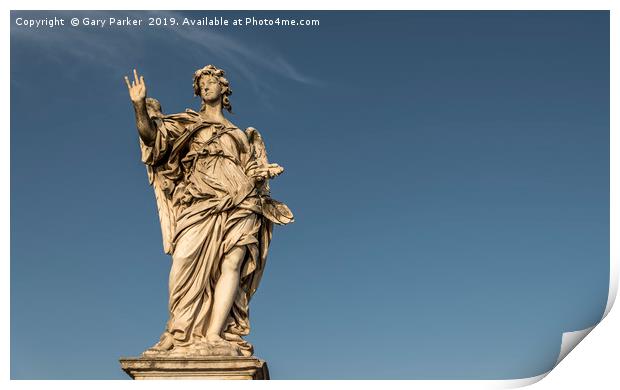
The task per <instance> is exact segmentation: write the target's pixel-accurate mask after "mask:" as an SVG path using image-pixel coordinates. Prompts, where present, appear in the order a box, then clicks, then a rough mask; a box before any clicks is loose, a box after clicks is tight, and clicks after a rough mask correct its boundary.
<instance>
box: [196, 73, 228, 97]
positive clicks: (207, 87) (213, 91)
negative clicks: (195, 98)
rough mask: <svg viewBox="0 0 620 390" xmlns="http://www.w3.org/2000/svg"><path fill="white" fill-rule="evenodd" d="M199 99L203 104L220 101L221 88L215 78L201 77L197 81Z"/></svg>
mask: <svg viewBox="0 0 620 390" xmlns="http://www.w3.org/2000/svg"><path fill="white" fill-rule="evenodd" d="M198 85H199V86H200V97H201V98H202V100H203V101H204V102H207V103H212V102H217V101H218V100H220V99H222V86H221V85H220V83H219V81H217V79H216V78H215V77H211V76H202V77H201V78H200V80H199V81H198Z"/></svg>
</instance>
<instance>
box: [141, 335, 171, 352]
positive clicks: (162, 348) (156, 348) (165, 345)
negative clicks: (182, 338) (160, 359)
mask: <svg viewBox="0 0 620 390" xmlns="http://www.w3.org/2000/svg"><path fill="white" fill-rule="evenodd" d="M172 348H174V342H173V338H172V335H171V334H170V333H168V332H164V334H162V335H161V338H160V339H159V341H158V342H157V344H155V345H153V346H152V347H151V348H149V349H147V350H146V351H144V354H145V355H151V354H158V353H162V352H166V351H170V350H171V349H172Z"/></svg>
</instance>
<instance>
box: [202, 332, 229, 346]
mask: <svg viewBox="0 0 620 390" xmlns="http://www.w3.org/2000/svg"><path fill="white" fill-rule="evenodd" d="M205 340H206V341H207V343H209V344H230V343H229V342H228V341H226V340H224V339H223V338H222V337H221V336H220V335H218V334H208V335H206V336H205Z"/></svg>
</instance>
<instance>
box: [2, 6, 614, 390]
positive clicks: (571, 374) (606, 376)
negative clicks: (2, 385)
mask: <svg viewBox="0 0 620 390" xmlns="http://www.w3.org/2000/svg"><path fill="white" fill-rule="evenodd" d="M617 3H619V2H617V1H612V0H590V1H575V0H563V1H558V0H555V1H553V0H537V1H531V0H526V1H512V0H511V1H490V0H487V1H481V0H477V1H467V2H465V1H459V0H452V1H408V2H406V3H405V2H403V1H392V0H383V1H381V2H377V1H368V0H362V1H354V2H353V1H348V2H347V1H334V0H330V1H326V0H315V1H307V0H305V1H296V2H295V3H291V2H285V1H271V0H264V1H260V2H256V3H253V2H251V1H231V0H228V1H226V2H207V1H203V2H198V1H183V0H177V1H162V0H151V1H132V2H128V1H118V0H110V1H91V2H88V3H84V2H78V1H55V2H54V3H53V9H57V10H61V9H65V10H80V9H93V10H95V9H97V10H128V9H132V10H136V9H160V10H171V9H197V10H199V9H213V10H252V9H264V10H339V9H351V7H352V6H355V7H358V9H383V10H388V9H412V10H486V9H488V10H557V9H563V10H611V41H610V43H611V47H610V50H611V68H610V69H611V107H617V103H618V98H617V97H618V90H619V89H618V79H617V77H616V74H617V69H618V65H619V63H620V62H619V61H618V49H617V46H618V42H620V40H619V39H618V22H619V21H620V18H619V17H618V13H617V10H618V8H619V7H618V5H617ZM4 4H7V5H8V7H7V9H6V13H5V15H6V16H5V17H6V18H7V19H5V20H6V21H7V22H8V21H9V20H10V15H9V10H10V9H23V10H27V9H30V10H34V9H51V7H50V5H51V4H50V3H49V2H44V1H40V0H39V1H21V2H16V1H13V2H6V3H4ZM171 6H173V8H171ZM3 32H4V35H3V37H4V39H3V40H2V45H3V49H4V53H8V52H9V42H10V40H9V37H10V23H7V24H5V25H4V26H3ZM5 58H7V57H5ZM0 66H1V67H2V75H3V79H4V86H5V88H4V89H3V90H4V94H3V95H2V99H3V101H2V106H1V107H2V110H3V111H4V114H5V115H4V118H5V120H4V121H5V126H4V127H3V128H4V129H5V130H4V134H2V135H3V139H4V140H5V145H9V144H10V131H9V130H8V129H9V128H10V122H9V104H10V88H9V86H10V73H9V63H8V61H6V60H5V61H3V62H2V64H1V65H0ZM617 132H618V117H617V114H616V113H615V112H614V110H613V109H612V110H611V136H610V137H611V139H610V142H611V153H610V157H611V209H610V211H611V226H610V228H611V230H610V245H611V248H610V250H611V252H610V254H611V263H610V271H611V272H610V291H609V298H608V302H607V306H606V310H605V316H607V318H606V319H605V321H604V322H603V324H602V325H600V326H597V327H596V328H594V330H593V328H589V329H586V330H582V331H577V332H568V333H565V334H564V335H563V337H562V341H563V342H562V353H561V354H560V356H559V357H558V363H559V362H560V361H562V358H563V357H564V356H566V354H568V352H570V350H572V349H573V348H574V347H575V346H576V345H577V344H578V343H579V342H580V341H581V340H582V339H583V337H585V335H587V334H588V333H590V331H592V335H591V336H590V337H588V340H590V341H591V342H590V343H584V344H590V345H584V346H583V347H582V346H580V347H579V355H581V356H575V357H574V358H573V356H572V355H577V353H573V354H571V355H568V357H567V358H566V359H565V362H563V363H562V364H560V365H559V366H558V367H557V368H556V369H554V370H553V373H556V372H557V373H556V374H555V375H554V374H553V373H552V374H551V375H549V378H548V379H546V380H545V381H542V382H541V383H539V384H537V385H536V386H538V387H541V386H542V387H541V388H546V389H559V388H562V389H567V388H568V389H571V388H583V387H585V386H593V385H596V384H600V385H601V386H602V385H603V384H606V385H607V384H612V383H620V380H619V379H620V375H619V374H618V373H617V369H616V368H615V364H614V355H615V354H616V353H617V351H616V348H618V347H619V346H620V338H619V337H618V331H617V329H620V326H619V324H620V317H618V315H617V313H615V312H614V313H612V314H611V315H609V316H608V314H609V313H610V310H611V307H612V306H613V302H614V300H615V298H616V295H617V290H618V268H619V267H618V256H617V253H618V249H617V245H616V244H615V242H616V240H615V238H618V234H617V221H618V209H617V207H616V204H617V198H618V183H617V179H616V177H615V176H616V175H615V173H616V172H617V168H618V159H617V158H616V157H615V155H614V153H613V152H615V151H618V150H619V149H618V135H617ZM7 152H8V151H7ZM7 152H5V153H2V154H1V156H0V159H1V160H0V161H1V162H2V166H4V167H8V166H9V163H10V157H9V153H7ZM6 171H8V169H6ZM4 183H7V185H8V182H7V181H6V180H5V181H4ZM1 196H2V197H5V199H6V201H5V202H2V206H0V207H1V208H0V216H1V217H2V220H3V221H4V223H3V224H2V233H3V234H2V237H1V239H2V244H3V245H2V247H3V248H6V251H5V253H7V255H8V256H10V223H9V213H10V205H9V189H8V188H7V189H6V190H4V191H2V195H1ZM4 264H6V271H7V272H6V273H5V274H4V279H3V281H4V283H3V284H2V293H1V294H2V296H3V298H4V299H3V300H2V303H3V309H4V313H9V305H10V295H9V294H10V287H9V286H10V272H9V271H10V270H9V267H10V264H9V257H7V259H6V262H5V263H4ZM616 311H617V310H616ZM9 332H10V326H9V321H8V320H6V321H1V322H0V333H2V334H3V335H5V340H6V344H5V345H7V346H9V345H10V333H9ZM4 351H5V353H4V354H3V355H2V363H3V364H2V373H3V374H4V375H3V378H4V380H5V381H8V379H9V377H10V370H9V362H10V348H4ZM612 364H614V365H613V366H612ZM119 369H120V368H119ZM546 375H547V374H543V375H540V376H538V377H533V378H525V379H517V380H509V381H292V382H291V383H289V381H270V382H262V383H258V382H255V383H252V384H243V386H248V385H249V386H269V387H274V386H275V387H280V386H284V387H286V388H289V387H290V386H295V387H296V388H297V387H302V388H304V387H310V386H312V387H315V386H317V385H320V386H321V387H323V386H326V387H328V388H332V387H333V388H340V387H342V386H343V385H345V384H346V385H347V386H348V385H351V386H355V387H360V386H361V387H365V386H372V387H376V386H387V387H390V388H407V389H409V388H411V387H412V386H415V387H416V388H433V389H435V388H437V389H447V388H459V389H460V388H472V389H482V388H513V387H518V386H523V385H527V384H531V383H535V382H537V381H538V380H540V379H542V378H543V377H545V376H546ZM110 384H111V383H110V382H108V381H10V382H9V383H8V385H9V386H11V387H14V388H29V387H31V386H36V387H40V386H41V385H44V386H45V387H46V388H48V387H51V388H56V387H62V388H67V387H69V388H73V387H75V388H80V387H82V386H89V387H95V388H99V387H100V386H101V388H107V387H108V386H109V385H110ZM168 385H169V384H166V383H162V382H159V381H157V382H156V383H153V382H150V383H149V385H148V386H149V387H152V386H155V387H158V388H164V386H165V387H166V388H167V387H168ZM179 385H180V384H179ZM194 385H195V386H196V387H201V388H202V387H204V386H205V384H204V383H203V382H198V383H195V382H193V383H192V382H185V383H183V384H182V386H183V387H193V386H194ZM214 385H215V384H214ZM241 385H242V384H239V383H231V382H218V383H217V387H218V388H229V387H234V388H237V387H238V386H241ZM114 386H123V387H124V386H146V383H138V382H132V381H115V382H114ZM606 387H607V386H606Z"/></svg>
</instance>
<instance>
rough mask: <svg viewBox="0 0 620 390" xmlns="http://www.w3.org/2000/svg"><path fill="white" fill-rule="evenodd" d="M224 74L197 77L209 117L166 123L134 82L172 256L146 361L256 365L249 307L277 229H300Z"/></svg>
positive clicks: (209, 69)
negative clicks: (215, 359) (164, 316)
mask: <svg viewBox="0 0 620 390" xmlns="http://www.w3.org/2000/svg"><path fill="white" fill-rule="evenodd" d="M224 75H225V73H224V71H223V70H222V69H218V68H217V67H215V66H213V65H207V66H205V67H204V68H202V69H198V70H197V71H196V72H195V73H194V93H195V95H196V96H199V97H200V99H201V101H202V104H201V108H200V111H194V110H191V109H187V110H186V111H185V112H182V113H178V114H170V115H165V114H163V113H162V109H161V105H160V104H159V102H158V101H157V100H156V99H153V98H150V97H147V89H146V83H145V81H144V76H139V75H138V72H137V71H136V70H135V69H134V71H133V80H131V81H130V79H129V78H128V77H125V82H126V84H127V88H128V90H129V96H130V98H131V102H132V103H133V107H134V110H135V116H136V126H137V128H138V134H139V140H140V148H141V151H142V161H143V162H144V163H145V164H146V166H147V172H148V179H149V183H150V184H151V185H152V186H153V189H154V192H155V198H156V201H157V208H158V211H159V219H160V222H161V232H162V238H163V247H164V252H165V253H167V254H170V255H171V256H172V268H171V270H170V278H169V286H168V287H169V303H168V310H169V318H168V322H167V324H166V329H165V331H164V332H163V334H162V335H161V338H160V340H159V342H157V343H156V344H155V345H154V346H152V347H151V348H149V349H147V350H146V351H145V352H144V353H143V356H146V357H148V356H168V357H175V356H179V357H191V356H242V357H243V356H245V357H248V356H252V354H253V347H252V345H251V344H250V343H248V342H247V341H246V340H244V339H243V336H246V335H248V333H249V331H250V323H249V317H248V314H249V312H248V306H249V303H250V299H251V298H252V295H253V294H254V292H255V291H256V289H257V287H258V285H259V282H260V280H261V276H262V274H263V271H264V269H265V262H266V259H267V251H268V248H269V243H270V241H271V237H272V227H273V224H274V223H275V224H281V225H283V224H288V223H290V222H293V215H292V213H291V211H290V210H289V208H288V207H287V206H286V205H285V204H284V203H281V202H278V201H276V200H274V199H272V198H271V197H270V190H269V180H270V179H272V178H274V177H275V176H278V175H279V174H281V173H282V172H283V170H284V169H283V168H282V167H281V166H280V165H278V164H275V163H269V161H268V160H267V153H266V150H265V144H264V143H263V138H262V137H261V134H260V133H259V132H258V130H256V129H254V128H252V127H249V128H247V129H246V130H245V131H242V130H240V129H239V128H238V127H237V126H235V125H234V124H233V123H232V122H230V121H229V120H228V119H227V118H226V117H225V116H224V114H223V110H224V109H226V110H227V111H229V112H231V103H230V98H229V96H230V95H231V93H232V91H231V89H230V85H229V82H228V80H227V79H226V78H225V77H224Z"/></svg>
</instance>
